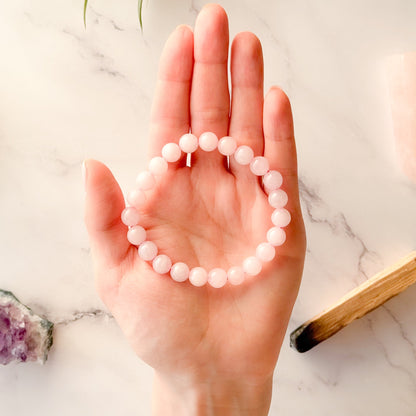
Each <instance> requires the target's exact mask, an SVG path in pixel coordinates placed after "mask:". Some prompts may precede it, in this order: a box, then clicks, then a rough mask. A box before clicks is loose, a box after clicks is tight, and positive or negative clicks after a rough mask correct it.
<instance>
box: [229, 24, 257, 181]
mask: <svg viewBox="0 0 416 416" xmlns="http://www.w3.org/2000/svg"><path fill="white" fill-rule="evenodd" d="M231 82H232V98H231V120H230V135H231V136H232V137H234V139H236V140H237V144H238V145H242V144H245V145H248V146H250V147H251V148H252V149H253V151H254V154H255V155H256V156H260V155H262V154H263V53H262V48H261V43H260V41H259V40H258V39H257V37H256V36H255V35H254V34H253V33H250V32H243V33H240V34H238V35H237V36H236V37H235V39H234V41H233V44H232V47H231ZM230 169H231V171H232V172H233V173H234V174H237V175H238V174H243V173H247V174H249V169H248V168H247V166H241V165H239V164H238V163H236V162H235V160H234V158H231V159H230ZM251 176H252V175H251Z"/></svg>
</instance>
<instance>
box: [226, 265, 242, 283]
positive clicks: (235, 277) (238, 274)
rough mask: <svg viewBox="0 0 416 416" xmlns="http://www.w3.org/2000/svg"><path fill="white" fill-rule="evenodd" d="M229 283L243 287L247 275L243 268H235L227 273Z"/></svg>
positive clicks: (231, 268)
mask: <svg viewBox="0 0 416 416" xmlns="http://www.w3.org/2000/svg"><path fill="white" fill-rule="evenodd" d="M227 277H228V281H229V282H230V283H231V284H232V285H241V283H243V282H244V279H245V275H244V270H243V268H242V267H239V266H233V267H230V268H229V269H228V273H227Z"/></svg>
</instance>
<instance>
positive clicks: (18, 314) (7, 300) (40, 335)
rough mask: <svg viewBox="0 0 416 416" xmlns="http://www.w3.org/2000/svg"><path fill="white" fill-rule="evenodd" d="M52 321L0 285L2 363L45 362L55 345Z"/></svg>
mask: <svg viewBox="0 0 416 416" xmlns="http://www.w3.org/2000/svg"><path fill="white" fill-rule="evenodd" d="M52 330H53V323H52V322H50V321H48V320H47V319H45V318H42V317H41V316H38V315H36V314H34V313H33V311H32V310H31V309H29V308H28V307H27V306H25V305H23V304H22V303H20V302H19V300H18V299H17V298H16V297H15V296H14V295H13V293H11V292H6V291H4V290H1V289H0V364H9V363H10V362H13V361H15V362H25V361H35V362H38V363H41V364H43V363H44V362H45V361H46V359H47V358H48V352H49V349H50V347H51V346H52V342H53V339H52Z"/></svg>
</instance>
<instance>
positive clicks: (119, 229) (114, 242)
mask: <svg viewBox="0 0 416 416" xmlns="http://www.w3.org/2000/svg"><path fill="white" fill-rule="evenodd" d="M84 167H85V192H86V196H85V224H86V226H87V231H88V234H89V237H90V243H91V250H92V254H93V258H94V261H95V262H97V263H99V264H101V265H103V266H104V267H110V268H111V267H114V266H116V265H119V264H120V262H121V261H122V260H123V259H124V258H125V256H126V253H127V250H128V249H129V247H130V244H129V242H128V241H127V237H126V233H127V227H126V226H125V225H124V224H123V223H122V222H121V218H120V216H121V212H122V211H123V209H124V207H125V204H124V198H123V194H122V192H121V189H120V187H119V185H118V183H117V182H116V180H115V179H114V177H113V175H112V174H111V172H110V170H109V169H108V168H107V167H106V166H105V165H103V164H102V163H100V162H98V161H96V160H92V159H90V160H86V161H85V162H84Z"/></svg>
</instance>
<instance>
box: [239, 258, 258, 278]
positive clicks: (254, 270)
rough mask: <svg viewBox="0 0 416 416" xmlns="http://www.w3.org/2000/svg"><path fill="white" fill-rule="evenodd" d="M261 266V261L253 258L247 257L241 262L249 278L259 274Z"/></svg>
mask: <svg viewBox="0 0 416 416" xmlns="http://www.w3.org/2000/svg"><path fill="white" fill-rule="evenodd" d="M261 268H262V264H261V261H260V260H259V259H258V258H257V257H255V256H250V257H247V258H246V259H245V260H244V261H243V270H244V271H245V272H246V273H247V274H248V275H249V276H256V275H258V274H259V273H260V272H261Z"/></svg>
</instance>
